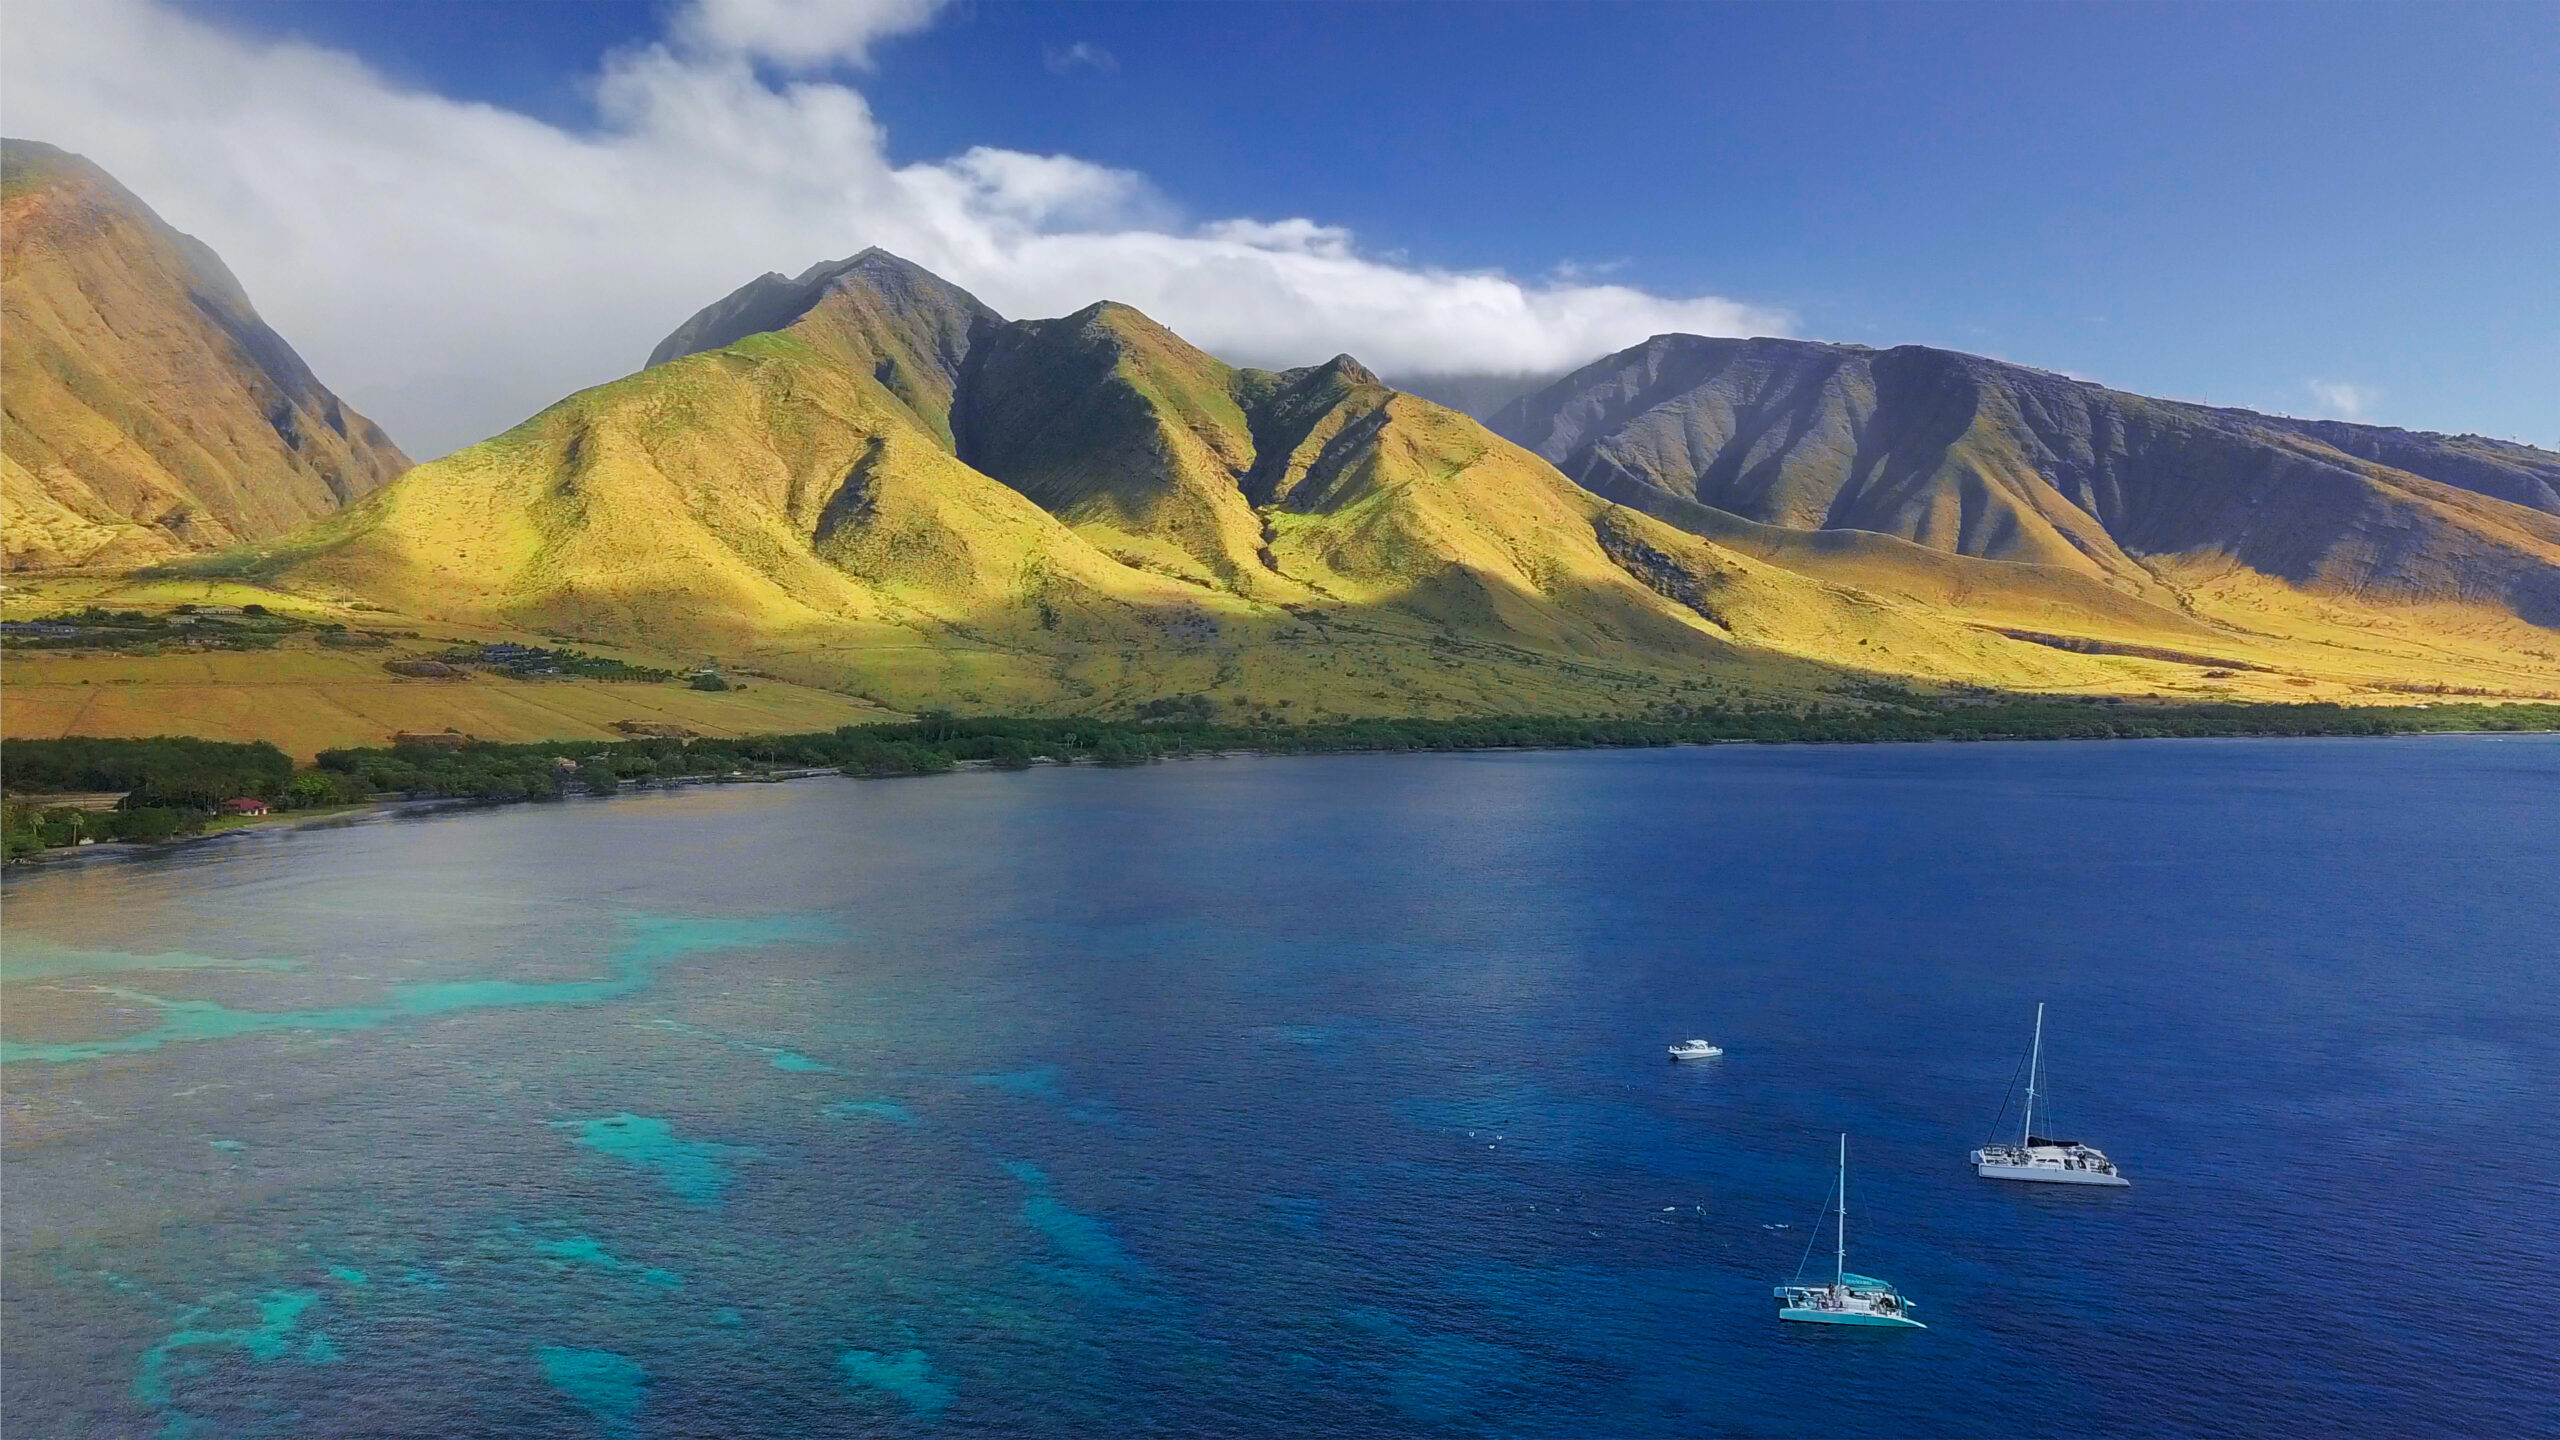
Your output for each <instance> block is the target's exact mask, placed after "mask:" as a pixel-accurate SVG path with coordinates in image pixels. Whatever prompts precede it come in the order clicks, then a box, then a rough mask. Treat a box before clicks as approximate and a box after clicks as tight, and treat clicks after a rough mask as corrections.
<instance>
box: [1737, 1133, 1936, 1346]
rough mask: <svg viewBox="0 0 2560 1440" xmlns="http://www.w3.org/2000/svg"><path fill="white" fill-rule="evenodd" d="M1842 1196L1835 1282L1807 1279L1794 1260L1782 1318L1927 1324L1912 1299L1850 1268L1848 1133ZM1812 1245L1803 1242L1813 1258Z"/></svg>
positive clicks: (1782, 1293)
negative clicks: (1918, 1316)
mask: <svg viewBox="0 0 2560 1440" xmlns="http://www.w3.org/2000/svg"><path fill="white" fill-rule="evenodd" d="M1832 1193H1833V1194H1835V1195H1837V1196H1838V1197H1839V1200H1840V1208H1839V1222H1838V1229H1836V1230H1835V1231H1833V1240H1832V1252H1831V1253H1832V1263H1831V1283H1830V1284H1828V1285H1808V1284H1806V1283H1804V1265H1803V1262H1801V1261H1799V1262H1798V1263H1797V1265H1796V1278H1795V1283H1794V1284H1792V1285H1781V1286H1778V1287H1777V1288H1776V1289H1775V1290H1774V1291H1772V1292H1771V1293H1772V1294H1774V1295H1775V1296H1776V1297H1777V1299H1778V1318H1779V1319H1781V1320H1802V1321H1806V1322H1809V1323H1811V1324H1815V1325H1890V1326H1896V1327H1899V1328H1902V1329H1906V1330H1926V1329H1928V1328H1929V1327H1928V1326H1926V1325H1923V1324H1921V1323H1920V1322H1919V1321H1917V1320H1914V1319H1912V1318H1911V1302H1910V1301H1908V1300H1905V1299H1903V1298H1902V1296H1901V1295H1900V1294H1898V1293H1896V1291H1895V1290H1894V1288H1893V1287H1892V1286H1891V1285H1888V1284H1886V1283H1885V1282H1884V1281H1882V1280H1878V1279H1876V1278H1875V1277H1874V1276H1871V1275H1852V1274H1850V1273H1849V1137H1848V1136H1846V1135H1843V1136H1841V1137H1840V1182H1839V1185H1838V1187H1837V1188H1836V1189H1835V1190H1834V1191H1833V1192H1832ZM1812 1253H1813V1246H1812V1245H1810V1244H1807V1245H1806V1246H1805V1254H1806V1255H1807V1257H1808V1258H1809V1257H1810V1256H1811V1255H1812Z"/></svg>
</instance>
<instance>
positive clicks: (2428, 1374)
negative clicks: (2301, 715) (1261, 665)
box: [0, 738, 2560, 1437]
mask: <svg viewBox="0 0 2560 1440" xmlns="http://www.w3.org/2000/svg"><path fill="white" fill-rule="evenodd" d="M0 901H5V906H6V920H5V924H6V929H5V932H0V976H5V978H6V985H5V995H4V996H0V1001H5V1003H0V1030H5V1039H6V1047H5V1050H0V1061H5V1063H0V1090H5V1104H6V1135H5V1142H6V1151H5V1157H4V1158H5V1164H0V1348H5V1351H6V1355H7V1363H6V1365H5V1367H0V1412H5V1414H6V1416H7V1423H8V1430H9V1433H10V1434H11V1435H12V1436H13V1437H14V1436H20V1435H24V1436H52V1435H127V1434H131V1435H172V1436H176V1435H208V1436H255V1435H279V1436H282V1435H295V1436H299V1435H313V1434H365V1435H447V1434H466V1433H467V1434H481V1435H499V1436H546V1437H547V1436H586V1435H603V1436H702V1437H714V1436H717V1437H733V1436H747V1435H777V1436H779V1435H834V1434H843V1435H903V1434H924V1433H931V1432H937V1431H940V1432H957V1433H970V1432H976V1433H1004V1434H1062V1435H1121V1434H1130V1433H1184V1434H1219V1435H1245V1436H1250V1435H1275V1436H1276V1435H1298V1434H1306V1433H1311V1432H1323V1433H1335V1434H1345V1435H1481V1434H1503V1435H1574V1436H1580V1435H1594V1434H1626V1435H1637V1434H1646V1435H1650V1434H1670V1433H1695V1434H1729V1435H1750V1436H1797V1435H1980V1434H2000V1435H2022V1436H2037V1435H2053V1436H2064V1435H2081V1434H2089V1433H2108V1434H2118V1435H2181V1436H2186V1435H2203V1436H2224V1435H2227V1436H2364V1435H2372V1436H2408V1435H2456V1434H2478V1433H2498V1434H2527V1433H2540V1434H2551V1433H2560V1399H2556V1398H2555V1396H2560V1320H2555V1305H2556V1304H2560V1164H2555V1157H2560V742H2554V741H2553V740H2550V739H2541V738H2439V739H2429V740H2397V741H2350V740H2318V741H2302V742H2289V741H2233V742H2155V743H2140V744H2087V745H2081V744H2042V745H1965V746H1912V747H1873V748H1794V747H1785V748H1746V747H1719V748H1714V749H1687V750H1675V751H1649V752H1604V753H1588V754H1504V755H1477V756H1432V757H1421V756H1417V757H1343V758H1325V759H1303V760H1288V759H1262V760H1241V759H1239V760H1225V761H1195V762H1186V763H1176V764H1165V765H1159V766H1154V767H1150V768H1147V769H1143V770H1136V771H1101V770H1094V769H1089V768H1087V769H1073V770H1038V771H1032V772H1029V773H1022V774H1008V775H996V774H983V775H964V776H953V777H943V778H936V779H929V780H917V781H894V782H869V783H857V782H852V781H833V780H828V781H812V782H804V783H798V784H792V785H777V786H749V787H737V788H732V789H722V790H689V791H684V792H679V793H667V794H653V795H645V796H628V797H622V798H618V799H614V800H610V801H576V802H570V803H564V804H560V805H550V806H518V807H512V808H507V809H499V810H488V811H478V812H443V813H437V814H432V815H422V816H416V817H412V818H405V819H397V820H381V821H374V822H370V823H361V824H351V825H344V826H338V827H333V828H326V829H315V830H309V831H302V832H296V833H285V834H264V835H258V836H254V837H235V838H230V839H225V840H222V841H218V842H213V843H208V844H203V845H197V846H192V847H187V848H183V849H179V850H176V851H170V852H163V853H161V854H158V855H154V856H151V857H149V858H123V859H113V858H106V857H84V858H83V859H80V860H77V861H74V862H71V863H63V864H47V865H44V866H39V867H33V868H27V867H21V869H20V870H19V871H17V872H15V873H12V874H11V875H10V876H9V877H8V878H7V880H6V882H5V893H4V894H0ZM2038 1001H2043V1002H2046V1003H2048V1004H2049V1006H2050V1007H2051V1008H2050V1012H2049V1028H2048V1032H2047V1041H2048V1048H2047V1058H2048V1061H2049V1067H2050V1085H2051V1088H2052V1090H2053V1097H2052V1098H2053V1102H2054V1104H2055V1106H2056V1107H2057V1112H2058V1113H2057V1118H2056V1120H2055V1121H2054V1123H2055V1125H2057V1126H2060V1127H2066V1128H2068V1129H2070V1130H2071V1131H2073V1132H2075V1133H2077V1134H2079V1135H2081V1136H2082V1137H2083V1138H2086V1139H2089V1140H2091V1141H2094V1142H2096V1143H2099V1144H2102V1145H2104V1146H2105V1147H2106V1148H2107V1150H2108V1151H2109V1152H2110V1153H2111V1154H2113V1155H2114V1156H2115V1157H2116V1159H2117V1160H2118V1161H2119V1162H2120V1163H2121V1164H2122V1165H2123V1167H2124V1168H2125V1170H2126V1172H2127V1173H2128V1174H2129V1175H2130V1176H2131V1177H2132V1178H2133V1180H2134V1182H2135V1183H2134V1185H2133V1186H2132V1187H2131V1188H2130V1189H2125V1190H2117V1191H2105V1192H2088V1191H2076V1190H2061V1189H2056V1188H2049V1187H2028V1186H2016V1185H2003V1184H2001V1183H1998V1182H1993V1181H1984V1180H1979V1179H1977V1178H1975V1177H1974V1176H1973V1174H1972V1173H1971V1170H1970V1167H1969V1166H1968V1165H1967V1164H1966V1162H1965V1155H1966V1151H1967V1150H1969V1149H1970V1148H1971V1147H1972V1146H1974V1145H1975V1144H1978V1143H1980V1142H1981V1141H1982V1140H1983V1139H1984V1138H1985V1137H1986V1133H1987V1131H1988V1128H1989V1125H1990V1123H1991V1120H1992V1117H1993V1114H1994V1112H1995V1111H1997V1110H1998V1108H1999V1106H2000V1103H2001V1099H2002V1095H2003V1092H2004V1090H2005V1088H2006V1087H2007V1085H2008V1083H2009V1081H2010V1078H2011V1076H2012V1074H2013V1072H2014V1070H2015V1068H2016V1065H2017V1060H2018V1057H2019V1054H2020V1052H2021V1050H2022V1048H2023V1047H2024V1044H2025V1042H2026V1039H2027V1030H2028V1027H2029V1024H2030V1023H2031V1020H2032V1017H2033V1012H2034V1006H2035V1005H2036V1003H2037V1002H2038ZM1691 1034H1702V1035H1706V1036H1709V1037H1711V1038H1713V1039H1715V1040H1717V1041H1718V1042H1719V1043H1721V1044H1723V1045H1724V1046H1725V1047H1726V1049H1727V1052H1728V1053H1727V1055H1726V1056H1725V1058H1723V1059H1722V1060H1719V1061H1713V1062H1707V1063H1703V1064H1690V1065H1679V1066H1674V1065H1672V1064H1669V1063H1668V1062H1667V1061H1666V1060H1665V1059H1664V1057H1663V1053H1662V1047H1663V1046H1664V1044H1665V1043H1667V1042H1668V1041H1671V1040H1674V1039H1679V1038H1684V1037H1686V1036H1688V1035H1691ZM2038 1128H2039V1129H2044V1128H2045V1127H2044V1126H2042V1125H2040V1126H2039V1127H2038ZM1842 1132H1846V1133H1847V1134H1848V1136H1849V1150H1850V1164H1851V1174H1850V1184H1849V1206H1850V1211H1849V1227H1850V1228H1849V1244H1850V1260H1851V1265H1852V1267H1853V1268H1855V1269H1857V1270H1860V1271H1863V1272H1865V1273H1868V1274H1874V1275H1881V1276H1884V1277H1886V1278H1888V1279H1890V1280H1892V1281H1894V1282H1895V1283H1897V1284H1898V1285H1900V1286H1901V1287H1902V1288H1903V1290H1904V1291H1905V1292H1906V1293H1907V1294H1908V1295H1910V1296H1911V1297H1912V1298H1914V1299H1915V1300H1916V1301H1917V1302H1918V1306H1919V1309H1918V1313H1919V1315H1920V1317H1921V1318H1923V1319H1925V1320H1926V1321H1928V1322H1929V1324H1930V1326H1931V1328H1930V1329H1928V1330H1926V1331H1902V1332H1865V1331H1834V1330H1830V1329H1827V1328H1820V1327H1808V1326H1794V1325H1784V1324H1781V1323H1780V1322H1779V1321H1778V1320H1777V1319H1776V1318H1775V1313H1774V1311H1775V1304H1774V1302H1773V1301H1772V1300H1771V1298H1770V1295H1769V1289H1770V1286H1771V1285H1772V1284H1775V1283H1778V1282H1781V1281H1784V1280H1785V1279H1786V1278H1788V1276H1790V1275H1791V1274H1792V1273H1793V1272H1794V1271H1795V1269H1796V1267H1797V1264H1798V1262H1799V1259H1800V1257H1801V1256H1802V1255H1803V1254H1804V1252H1805V1250H1806V1248H1807V1245H1808V1241H1809V1240H1811V1241H1814V1242H1815V1248H1816V1250H1817V1260H1819V1259H1821V1258H1822V1257H1821V1256H1820V1254H1819V1252H1820V1251H1821V1250H1823V1249H1826V1248H1827V1236H1823V1237H1817V1236H1815V1235H1813V1234H1812V1228H1811V1227H1812V1226H1813V1225H1814V1223H1815V1221H1816V1220H1817V1219H1818V1212H1819V1211H1820V1210H1821V1209H1822V1207H1823V1204H1824V1201H1825V1197H1826V1195H1827V1193H1828V1191H1829V1189H1830V1184H1831V1178H1832V1177H1831V1166H1832V1157H1833V1153H1834V1147H1835V1145H1836V1144H1837V1136H1839V1135H1840V1134H1841V1133H1842Z"/></svg>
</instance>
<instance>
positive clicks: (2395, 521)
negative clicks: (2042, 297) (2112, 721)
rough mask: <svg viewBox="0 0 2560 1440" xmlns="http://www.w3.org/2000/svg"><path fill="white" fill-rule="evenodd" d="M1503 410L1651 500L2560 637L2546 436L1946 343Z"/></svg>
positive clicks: (1654, 347) (1575, 385) (1581, 465)
mask: <svg viewBox="0 0 2560 1440" xmlns="http://www.w3.org/2000/svg"><path fill="white" fill-rule="evenodd" d="M1491 424H1492V427H1493V428H1494V429H1495V430H1497V431H1498V432H1501V433H1504V434H1506V435H1508V436H1510V437H1511V438H1513V439H1515V440H1518V441H1520V442H1521V443H1523V444H1526V445H1528V446H1530V448H1532V449H1534V450H1536V451H1537V452H1538V453H1539V454H1540V455H1542V456H1543V457H1544V458H1546V459H1547V460H1549V461H1550V462H1551V463H1554V464H1556V465H1557V466H1558V467H1559V468H1560V469H1562V470H1564V471H1565V473H1566V474H1568V475H1570V476H1572V477H1573V478H1574V479H1575V480H1576V481H1577V482H1579V483H1581V484H1583V485H1585V486H1586V487H1588V488H1591V489H1593V490H1594V491H1596V492H1598V493H1602V494H1607V495H1610V496H1612V497H1613V498H1617V499H1619V500H1621V501H1622V502H1624V503H1630V504H1636V505H1638V506H1640V507H1641V506H1646V505H1649V504H1652V503H1653V502H1654V501H1655V500H1656V499H1657V498H1658V497H1666V496H1667V497H1669V498H1671V499H1675V500H1685V501H1689V502H1693V503H1695V504H1699V505H1703V506H1707V507H1710V508H1713V509H1717V510H1721V511H1725V512H1727V513H1730V514H1732V515H1735V516H1738V517H1741V518H1743V519H1748V520H1753V521H1758V522H1761V523H1766V524H1775V525H1780V526H1783V527H1785V528H1790V529H1797V530H1808V531H1811V530H1840V529H1855V530H1865V531H1872V532H1875V533H1880V534H1886V535H1895V536H1898V537H1900V538H1903V539H1907V540H1911V541H1913V542H1915V543H1918V544H1921V545H1924V546H1927V547H1929V548H1933V549H1939V550H1943V551H1948V552H1950V553H1957V554H1965V555H1972V556H1977V557H1980V558H1988V559H2003V560H2020V561H2026V562H2030V563H2037V564H2045V565H2057V566H2062V567H2064V568H2071V569H2078V570H2081V571H2083V572H2084V573H2087V574H2090V575H2093V576H2096V577H2098V578H2101V579H2103V580H2105V581H2107V582H2108V583H2110V584H2113V585H2116V586H2118V587H2120V588H2125V589H2128V590H2130V591H2134V592H2137V593H2148V592H2152V591H2155V590H2156V589H2157V588H2158V587H2160V586H2161V585H2163V584H2164V583H2165V581H2164V579H2163V576H2162V574H2161V573H2160V567H2159V566H2158V565H2155V564H2154V563H2153V562H2154V561H2155V560H2160V559H2164V558H2166V559H2180V558H2184V559H2190V560H2191V559H2194V558H2196V557H2200V556H2207V555H2221V556H2224V557H2227V558H2230V559H2234V560H2237V561H2239V562H2240V563H2242V564H2243V565H2246V566H2247V567H2249V568H2250V569H2252V570H2255V571H2257V572H2259V573H2261V574H2265V575H2267V576H2270V577H2272V578H2275V579H2278V580H2281V581H2283V582H2285V583H2287V584H2290V585H2293V586H2295V587H2296V588H2305V589H2320V590H2324V591H2327V592H2331V593H2341V594H2354V595H2360V596H2363V597H2365V598H2368V599H2373V598H2385V599H2405V600H2412V601H2426V600H2436V599H2450V600H2455V601H2464V602H2486V603H2491V604H2496V605H2499V606H2501V607H2502V608H2505V609H2507V610H2509V611H2510V612H2511V613H2513V614H2516V615H2517V616H2519V617H2520V618H2523V619H2525V620H2526V621H2528V622H2529V623H2532V624H2535V625H2537V626H2541V627H2544V628H2549V627H2552V626H2555V625H2560V487H2556V486H2555V482H2560V456H2552V455H2546V454H2544V453H2542V452H2537V451H2533V450H2531V448H2530V447H2523V446H2512V445H2507V446H2500V445H2497V444H2495V443H2493V442H2481V441H2476V440H2463V439H2459V438H2453V439H2437V438H2432V437H2427V436H2423V435H2419V434H2415V433H2413V432H2406V431H2383V430H2380V429H2379V428H2378V427H2375V428H2368V427H2349V426H2344V425H2342V424H2340V423H2339V422H2325V421H2293V420H2287V419H2283V418H2281V417H2268V416H2261V415H2257V414H2255V413H2254V412H2249V411H2242V410H2230V409H2216V408H2210V407H2204V406H2195V405H2188V404H2185V403H2183V402H2177V401H2164V400H2154V399H2151V398H2149V397H2145V396H2137V395H2130V394H2126V393H2125V392H2121V391H2114V390H2109V389H2107V388H2106V387H2103V386H2099V385H2095V384H2093V383H2090V382H2086V381H2080V380H2074V379H2071V378H2070V377H2067V376H2062V375H2057V374H2054V373H2052V372H2049V371H2040V370H2034V369H2030V368H2028V367H2024V366H2017V365H2011V364H2008V363H2006V362H2002V361H1996V360H1990V359H1986V358H1984V357H1980V356H1969V355H1963V354H1961V353H1959V352H1954V351H1944V350H1937V349H1933V348H1930V347H1925V346H1899V347H1895V348H1893V349H1889V350H1875V349H1870V348H1868V347H1864V346H1847V345H1833V344H1826V343H1823V342H1817V341H1798V340H1775V339H1765V338H1764V339H1751V340H1718V339H1709V338H1705V337H1699V336H1682V335H1664V336H1656V337H1654V338H1652V339H1650V340H1647V341H1645V342H1644V343H1643V344H1641V345H1638V346H1634V347H1630V348H1629V349H1627V350H1623V351H1620V352H1618V353H1617V354H1615V355H1611V356H1607V357H1604V358H1602V359H1601V360H1598V361H1595V362H1593V363H1592V364H1591V365H1589V366H1585V367H1583V368H1582V369H1581V370H1578V371H1576V372H1574V374H1572V375H1570V376H1567V377H1566V378H1565V379H1563V380H1560V381H1558V382H1556V383H1555V384H1554V385H1551V386H1549V387H1547V388H1546V389H1544V390H1541V391H1538V392H1535V393H1533V394H1531V395H1528V396H1524V397H1522V398H1521V399H1519V400H1516V401H1514V402H1512V403H1511V404H1510V405H1507V406H1505V407H1504V408H1503V409H1502V410H1501V411H1500V412H1499V413H1497V414H1496V415H1495V416H1494V417H1493V420H1492V422H1491ZM2324 437H2326V438H2324ZM2330 439H2335V440H2337V441H2339V442H2341V443H2343V444H2347V445H2354V446H2360V447H2361V448H2364V449H2365V450H2367V451H2368V452H2369V454H2368V455H2357V454H2352V453H2350V452H2349V451H2347V450H2343V449H2340V448H2337V446H2335V445H2332V444H2330V443H2329V440H2330ZM2376 457H2387V460H2386V459H2385V458H2376ZM2413 467H2414V468H2413ZM2428 472H2432V473H2428ZM2511 497H2512V498H2511Z"/></svg>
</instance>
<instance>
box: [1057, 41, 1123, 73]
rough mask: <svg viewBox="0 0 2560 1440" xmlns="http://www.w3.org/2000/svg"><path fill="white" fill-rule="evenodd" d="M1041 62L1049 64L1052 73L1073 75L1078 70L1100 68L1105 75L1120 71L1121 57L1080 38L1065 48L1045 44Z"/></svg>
mask: <svg viewBox="0 0 2560 1440" xmlns="http://www.w3.org/2000/svg"><path fill="white" fill-rule="evenodd" d="M1040 63H1041V64H1043V65H1046V66H1048V67H1049V73H1050V74H1052V75H1072V74H1074V73H1075V72H1077V71H1078V70H1098V71H1100V72H1102V73H1103V74H1105V75H1116V74H1118V73H1119V72H1120V57H1119V56H1117V55H1114V54H1112V53H1111V52H1110V51H1109V50H1107V49H1105V48H1103V47H1102V46H1100V45H1096V44H1094V43H1093V42H1092V41H1090V40H1079V41H1077V42H1076V43H1074V44H1073V45H1069V46H1066V47H1064V48H1061V47H1059V46H1056V45H1043V46H1041V47H1040Z"/></svg>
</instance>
